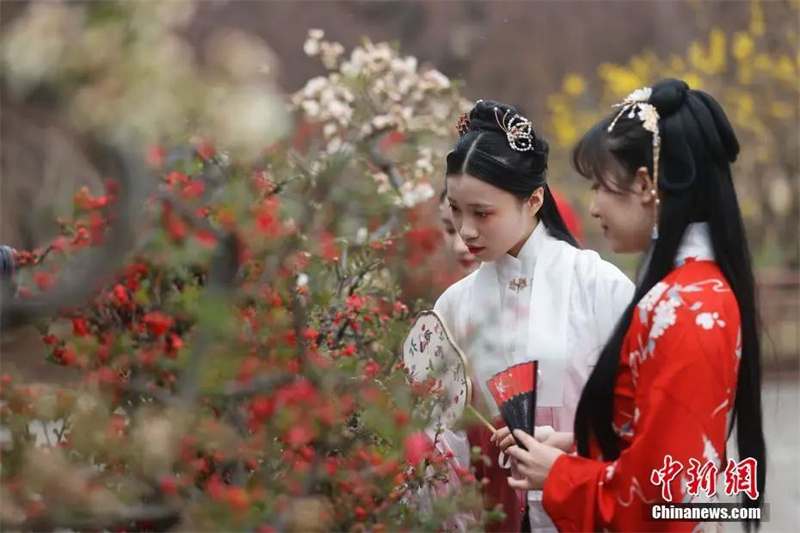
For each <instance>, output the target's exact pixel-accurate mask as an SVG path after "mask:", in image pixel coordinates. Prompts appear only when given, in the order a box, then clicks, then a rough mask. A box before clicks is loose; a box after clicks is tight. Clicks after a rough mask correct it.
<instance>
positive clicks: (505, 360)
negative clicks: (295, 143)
mask: <svg viewBox="0 0 800 533" xmlns="http://www.w3.org/2000/svg"><path fill="white" fill-rule="evenodd" d="M459 133H460V134H461V136H460V138H459V139H458V141H457V142H456V143H455V146H454V148H453V150H452V151H451V152H450V153H449V154H448V155H447V173H446V180H447V201H448V203H449V205H450V209H451V217H452V221H453V225H454V226H455V228H456V230H457V231H458V233H459V235H460V237H461V238H462V239H463V240H464V243H465V244H466V245H467V247H468V249H469V252H470V253H471V254H472V255H474V256H475V257H476V258H477V259H478V260H479V261H481V266H480V267H479V268H478V270H477V271H475V272H473V273H472V274H470V275H469V276H467V277H466V278H464V279H462V280H460V281H459V282H457V283H455V284H454V285H452V286H451V287H450V288H448V289H447V290H446V291H445V293H444V294H443V295H442V296H441V297H440V298H439V300H438V301H437V302H436V306H435V310H436V311H437V312H438V313H439V314H440V315H441V316H442V318H443V319H444V321H445V324H446V325H447V327H448V329H449V330H450V332H451V333H452V335H453V337H454V339H455V341H456V343H458V344H459V346H460V347H461V348H462V349H463V351H464V353H465V354H466V356H467V359H468V362H469V371H470V373H471V377H472V380H473V383H474V385H475V388H474V390H475V401H476V402H477V403H482V404H484V405H485V406H486V408H488V409H489V411H490V413H491V414H492V415H494V416H495V417H498V414H499V410H498V409H497V406H496V405H495V403H494V401H493V400H492V397H491V395H490V394H489V391H488V389H487V387H486V381H487V380H488V379H489V378H491V377H492V375H494V374H495V373H497V372H498V371H500V370H503V369H504V368H506V367H507V366H510V365H511V364H515V363H520V362H525V361H530V360H538V361H539V369H540V376H539V379H540V381H539V385H538V393H537V410H536V413H535V420H536V426H537V434H538V436H540V438H542V440H543V441H547V440H549V439H548V438H547V435H548V434H550V435H551V439H552V438H558V437H559V436H560V435H562V433H561V432H569V431H571V430H572V426H573V422H574V417H575V408H576V406H577V403H578V399H579V398H580V395H581V390H582V388H583V385H584V383H585V382H586V379H587V378H588V376H589V374H590V373H591V371H592V368H593V366H594V364H595V361H596V358H597V355H598V353H599V351H600V349H601V348H602V347H603V345H604V344H605V342H606V341H607V340H608V338H609V336H610V334H611V332H612V331H613V329H614V325H615V324H616V322H617V319H618V318H619V316H620V315H621V313H622V312H623V311H624V310H625V307H626V306H627V304H628V303H629V302H630V300H631V297H632V295H633V290H634V286H633V283H632V282H631V281H630V280H629V279H628V278H627V277H626V276H625V275H624V274H623V273H622V272H621V271H620V270H619V269H617V268H616V267H615V266H614V265H612V264H611V263H608V262H606V261H604V260H602V259H601V258H600V256H599V255H598V254H597V253H595V252H593V251H590V250H581V249H580V248H579V246H578V244H577V242H576V240H575V238H574V237H573V236H572V234H571V233H570V232H569V230H568V229H567V227H566V225H565V223H564V221H563V219H562V217H561V215H560V214H559V212H558V208H557V207H556V205H555V201H554V200H553V196H552V194H551V193H550V190H549V188H548V186H547V182H546V177H547V157H548V145H547V143H546V142H545V140H544V139H543V138H541V137H539V136H538V135H537V134H536V132H535V131H534V129H533V126H532V124H531V123H530V122H529V121H528V120H527V119H526V118H525V117H523V116H521V115H519V114H518V112H517V110H516V109H515V108H513V107H511V106H508V105H504V104H501V103H498V102H492V101H478V102H477V103H476V104H475V107H474V108H473V109H472V110H471V112H470V113H469V115H468V116H466V115H465V116H464V117H462V120H461V121H460V122H459ZM503 425H504V424H503V423H502V421H499V420H498V421H496V423H495V427H497V428H501V427H502V426H503ZM554 430H555V432H556V433H553V431H554ZM439 439H441V442H442V444H443V445H445V446H447V447H448V448H449V449H450V450H451V451H454V452H455V453H456V457H455V460H456V461H457V462H458V463H459V464H461V465H463V464H464V463H465V462H466V464H469V459H468V458H464V457H460V456H459V455H460V454H463V453H465V451H467V450H469V447H470V445H480V444H479V443H467V442H465V441H466V439H467V437H466V434H465V433H464V432H454V431H450V430H447V431H445V433H444V434H442V435H440V436H439ZM550 444H553V442H552V441H550ZM492 448H493V449H492V453H491V454H490V457H491V459H492V466H493V467H495V468H496V466H497V461H498V459H499V449H498V448H496V447H494V446H493V447H492ZM508 474H509V472H508V470H505V471H504V475H503V476H502V477H499V476H495V475H492V474H491V473H489V475H488V476H487V477H489V480H490V484H489V486H488V487H487V488H486V490H487V492H488V493H489V494H490V495H493V496H494V497H495V498H494V499H495V501H497V502H498V503H503V504H504V510H505V513H506V514H507V515H509V520H507V521H505V522H504V526H503V527H504V528H505V529H504V530H506V531H508V530H510V529H509V528H513V529H517V530H518V529H519V527H520V518H521V517H520V516H519V507H516V508H512V506H513V505H514V503H513V502H514V500H515V498H516V494H515V493H514V491H513V490H512V489H510V488H509V487H508V484H507V483H506V482H505V477H506V476H507V475H508ZM498 477H499V479H498ZM527 500H528V509H529V512H530V519H531V522H530V523H531V525H532V527H533V529H534V530H536V531H539V530H541V531H550V530H553V531H554V528H553V524H552V522H550V520H549V518H548V517H547V514H546V513H545V512H544V510H543V508H542V506H541V492H539V491H530V492H529V493H528V497H527ZM515 515H516V516H515ZM514 524H516V526H515V525H514Z"/></svg>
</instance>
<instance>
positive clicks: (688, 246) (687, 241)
mask: <svg viewBox="0 0 800 533" xmlns="http://www.w3.org/2000/svg"><path fill="white" fill-rule="evenodd" d="M655 245H656V242H655V241H653V242H652V243H651V244H650V249H649V250H647V253H646V254H645V257H644V261H642V266H641V267H640V268H639V273H638V275H637V277H636V284H637V285H639V284H641V282H642V279H643V278H644V273H645V272H647V268H648V266H649V265H650V259H651V258H652V256H653V248H654V247H655ZM690 258H691V259H694V260H696V261H714V260H715V258H714V246H713V244H712V243H711V229H710V228H709V227H708V222H694V223H692V224H689V225H688V226H686V231H684V232H683V238H682V239H681V244H680V246H678V252H677V253H676V254H675V261H674V262H673V266H674V267H676V268H677V267H680V266H683V264H684V263H686V260H687V259H690Z"/></svg>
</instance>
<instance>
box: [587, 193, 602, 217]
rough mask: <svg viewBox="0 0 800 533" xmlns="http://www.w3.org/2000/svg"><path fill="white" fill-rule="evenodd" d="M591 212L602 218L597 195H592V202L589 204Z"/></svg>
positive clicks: (594, 215) (593, 215)
mask: <svg viewBox="0 0 800 533" xmlns="http://www.w3.org/2000/svg"><path fill="white" fill-rule="evenodd" d="M589 214H590V215H592V217H594V218H600V209H599V208H598V207H597V196H596V195H595V196H593V197H592V203H591V204H589Z"/></svg>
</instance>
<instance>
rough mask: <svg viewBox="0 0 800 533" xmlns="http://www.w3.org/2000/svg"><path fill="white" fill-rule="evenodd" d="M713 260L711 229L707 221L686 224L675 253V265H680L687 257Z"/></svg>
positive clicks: (698, 259)
mask: <svg viewBox="0 0 800 533" xmlns="http://www.w3.org/2000/svg"><path fill="white" fill-rule="evenodd" d="M689 258H692V259H695V260H697V261H714V245H713V244H712V243H711V229H710V228H709V227H708V222H695V223H693V224H689V226H687V228H686V231H685V232H684V234H683V240H681V245H680V246H679V247H678V253H677V254H676V255H675V266H676V267H679V266H682V265H683V264H684V263H685V262H686V260H687V259H689Z"/></svg>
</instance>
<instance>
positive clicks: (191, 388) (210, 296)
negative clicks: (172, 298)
mask: <svg viewBox="0 0 800 533" xmlns="http://www.w3.org/2000/svg"><path fill="white" fill-rule="evenodd" d="M238 271H239V241H238V239H237V238H236V236H235V235H233V234H229V235H226V236H225V237H223V238H222V239H221V240H220V241H219V244H218V246H217V250H216V252H215V253H214V257H213V258H212V259H211V268H210V270H209V274H208V286H207V287H206V289H205V292H204V296H205V300H206V302H201V305H203V303H209V304H211V305H214V304H215V302H214V301H213V300H214V296H218V295H221V294H224V293H225V292H227V291H228V290H229V289H230V288H231V287H232V286H233V284H234V280H235V278H236V274H237V273H238ZM209 300H210V301H209ZM197 331H198V333H197V337H196V338H195V339H194V342H193V343H192V350H191V352H190V354H189V360H188V362H187V363H186V368H185V369H184V370H183V373H182V376H181V382H180V387H179V390H178V396H179V402H180V403H181V404H182V405H183V406H184V407H186V408H188V407H189V406H191V405H193V404H194V402H195V400H196V398H197V391H198V388H199V383H200V369H201V367H202V366H203V362H204V361H205V354H206V352H207V350H208V346H209V345H210V344H211V341H212V332H211V331H212V328H210V327H208V325H206V327H203V324H198V328H197Z"/></svg>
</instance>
